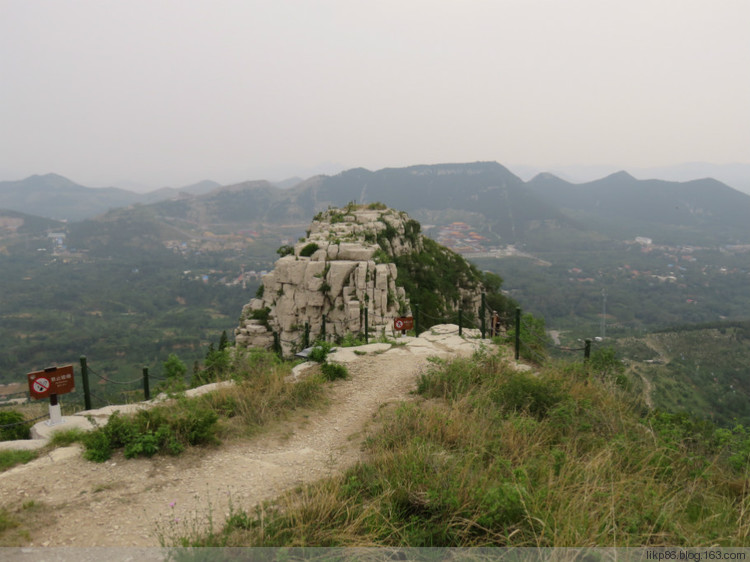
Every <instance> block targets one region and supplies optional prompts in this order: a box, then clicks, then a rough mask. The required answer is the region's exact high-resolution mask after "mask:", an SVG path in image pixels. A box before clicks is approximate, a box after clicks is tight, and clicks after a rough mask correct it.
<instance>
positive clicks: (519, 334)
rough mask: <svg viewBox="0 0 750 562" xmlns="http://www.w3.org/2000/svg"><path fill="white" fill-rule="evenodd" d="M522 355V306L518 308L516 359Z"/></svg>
mask: <svg viewBox="0 0 750 562" xmlns="http://www.w3.org/2000/svg"><path fill="white" fill-rule="evenodd" d="M520 356H521V307H517V308H516V361H518V358H519V357H520Z"/></svg>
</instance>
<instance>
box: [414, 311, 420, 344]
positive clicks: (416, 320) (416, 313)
mask: <svg viewBox="0 0 750 562" xmlns="http://www.w3.org/2000/svg"><path fill="white" fill-rule="evenodd" d="M414 335H415V336H419V307H418V306H417V305H416V304H415V305H414Z"/></svg>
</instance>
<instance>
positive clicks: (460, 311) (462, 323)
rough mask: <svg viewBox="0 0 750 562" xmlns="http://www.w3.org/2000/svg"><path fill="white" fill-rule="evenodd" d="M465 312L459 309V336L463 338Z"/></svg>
mask: <svg viewBox="0 0 750 562" xmlns="http://www.w3.org/2000/svg"><path fill="white" fill-rule="evenodd" d="M463 325H464V310H463V308H461V307H460V306H459V307H458V335H459V336H463V335H464V331H463V330H464V329H463Z"/></svg>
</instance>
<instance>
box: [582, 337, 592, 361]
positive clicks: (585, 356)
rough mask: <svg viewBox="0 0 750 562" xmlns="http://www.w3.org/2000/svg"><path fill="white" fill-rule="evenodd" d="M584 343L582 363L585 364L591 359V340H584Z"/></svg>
mask: <svg viewBox="0 0 750 562" xmlns="http://www.w3.org/2000/svg"><path fill="white" fill-rule="evenodd" d="M584 343H585V346H584V348H583V361H584V363H585V362H587V361H588V360H589V358H590V357H591V340H586V341H585V342H584Z"/></svg>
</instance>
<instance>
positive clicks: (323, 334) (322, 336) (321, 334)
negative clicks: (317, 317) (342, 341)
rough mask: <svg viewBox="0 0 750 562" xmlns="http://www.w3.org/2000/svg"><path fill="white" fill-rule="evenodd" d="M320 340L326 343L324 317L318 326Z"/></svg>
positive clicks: (324, 316)
mask: <svg viewBox="0 0 750 562" xmlns="http://www.w3.org/2000/svg"><path fill="white" fill-rule="evenodd" d="M320 339H322V340H323V341H326V315H325V314H324V315H323V323H322V324H321V326H320Z"/></svg>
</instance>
